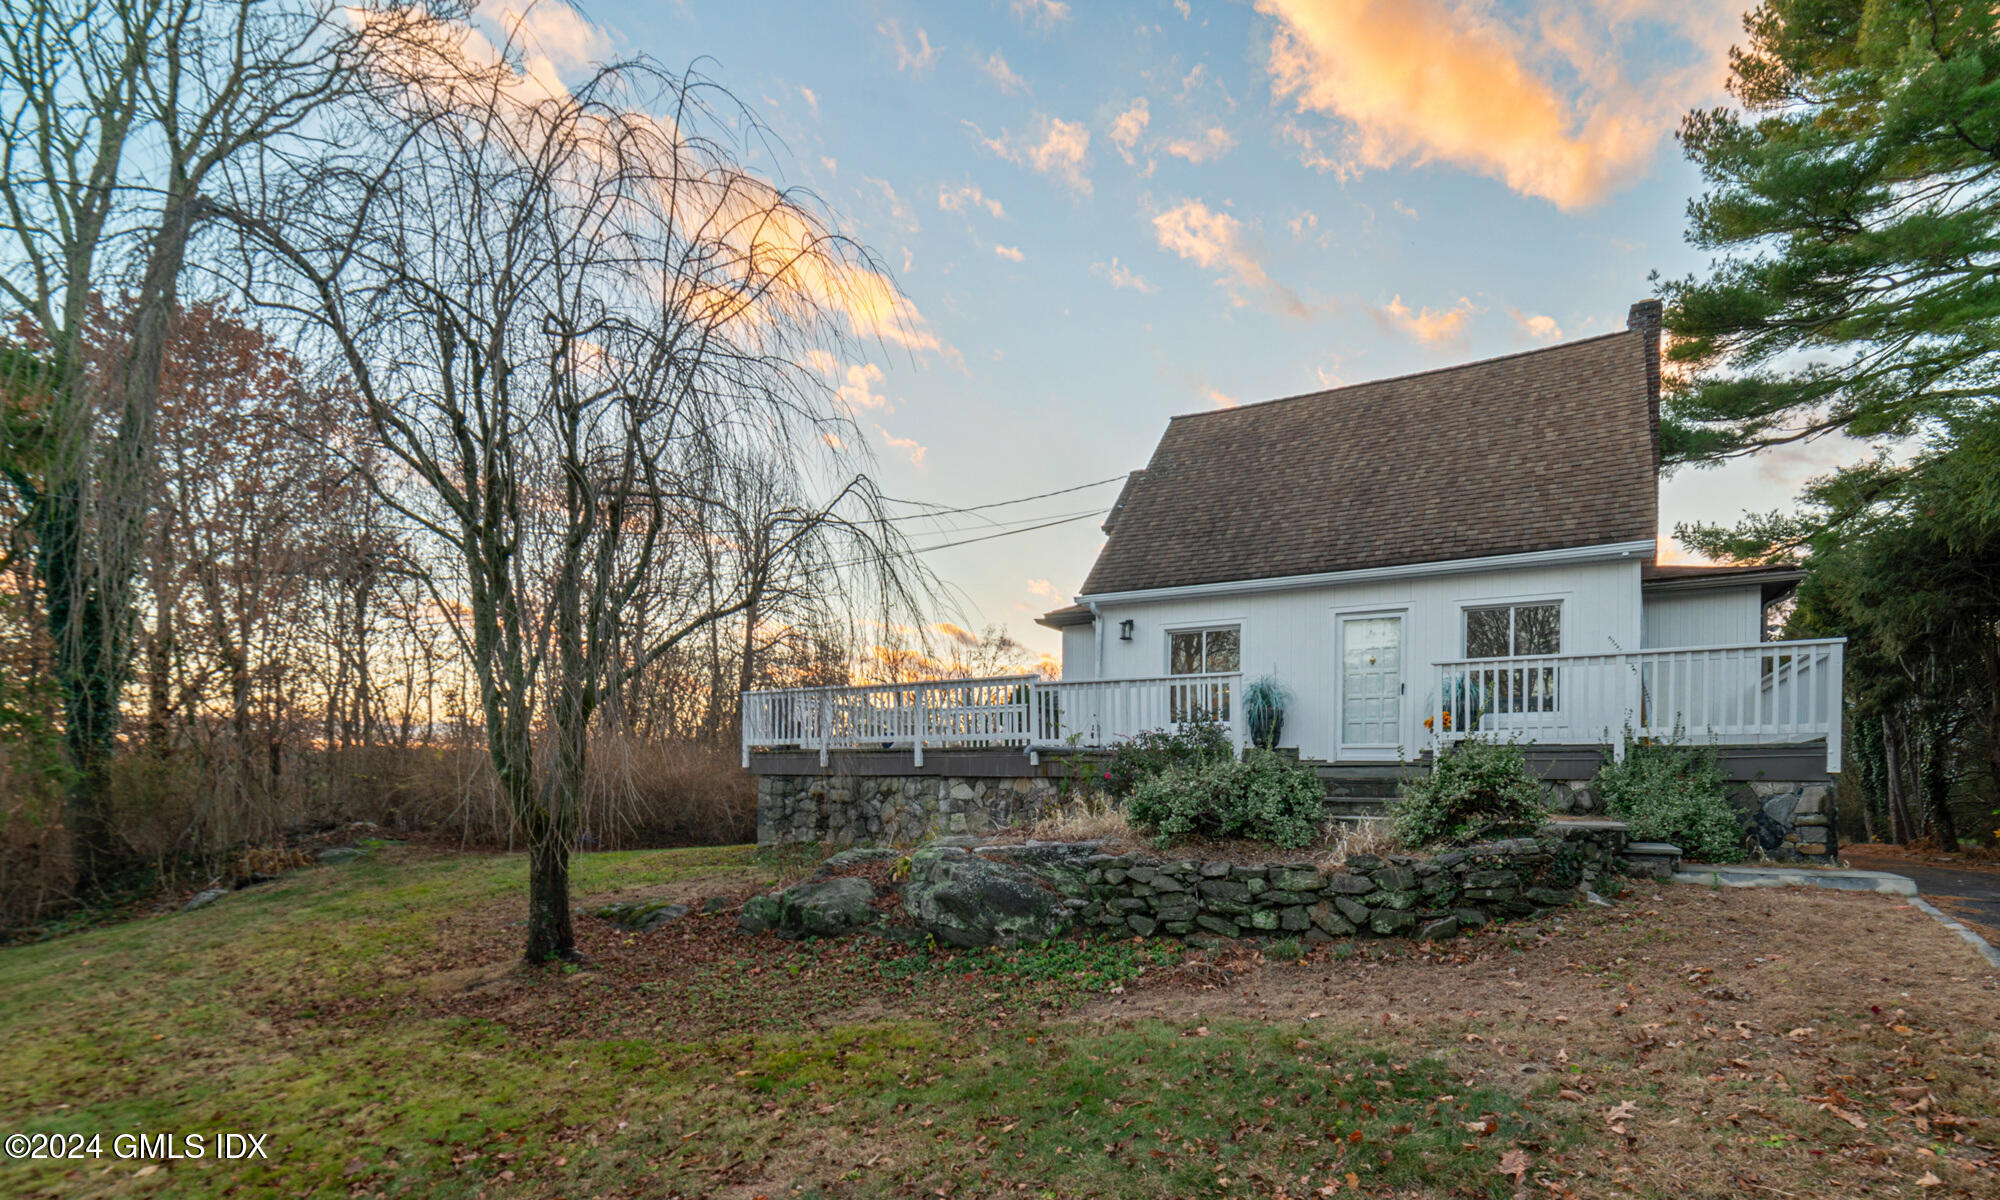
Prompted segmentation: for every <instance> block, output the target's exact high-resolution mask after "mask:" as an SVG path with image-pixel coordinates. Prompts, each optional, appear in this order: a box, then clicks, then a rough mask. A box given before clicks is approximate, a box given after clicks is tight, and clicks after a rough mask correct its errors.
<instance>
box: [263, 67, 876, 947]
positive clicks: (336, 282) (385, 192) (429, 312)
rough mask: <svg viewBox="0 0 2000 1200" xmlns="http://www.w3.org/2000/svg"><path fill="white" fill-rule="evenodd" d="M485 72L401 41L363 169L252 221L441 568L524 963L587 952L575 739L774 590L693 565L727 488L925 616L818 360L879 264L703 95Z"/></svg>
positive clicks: (336, 175)
mask: <svg viewBox="0 0 2000 1200" xmlns="http://www.w3.org/2000/svg"><path fill="white" fill-rule="evenodd" d="M481 49H482V47H481V46H480V45H479V44H477V43H470V42H464V43H461V42H447V41H438V42H435V43H432V44H426V45H421V46H411V47H408V48H407V53H405V54H404V55H403V56H402V57H400V58H398V59H396V60H395V61H394V62H393V63H392V65H391V67H390V69H391V70H393V71H394V72H395V73H396V75H397V79H398V82H399V86H398V88H397V89H396V90H395V91H394V102H393V104H390V105H388V106H386V107H385V108H384V109H383V110H382V111H381V112H380V113H379V114H378V115H377V116H376V117H375V119H373V120H371V121H368V122H365V123H363V124H359V125H357V126H356V128H355V130H354V132H353V134H352V136H353V139H354V142H355V145H356V147H357V153H356V155H355V157H354V158H353V160H352V161H351V162H349V163H348V164H347V165H346V166H345V167H344V168H343V169H340V170H327V171H322V172H320V173H317V174H315V175H312V176H310V177H307V178H303V179H301V180H299V181H298V183H297V186H296V187H295V189H294V190H293V192H292V193H291V195H290V198H289V199H288V201H287V202H286V203H284V204H281V205H278V206H275V208H274V211H275V212H277V213H279V215H278V216H274V217H268V218H259V217H253V216H248V215H246V216H245V218H244V220H243V221H242V227H243V228H244V229H245V230H246V231H248V232H249V233H250V234H251V235H252V236H253V237H254V238H256V239H257V240H258V242H259V243H260V244H261V245H262V246H263V247H264V248H265V249H266V251H267V252H268V253H269V254H270V255H271V258H272V261H273V263H274V271H273V274H272V275H271V276H270V277H268V278H267V279H266V280H265V281H263V284H262V286H261V287H260V294H262V295H264V296H265V297H266V298H267V300H268V302H270V303H272V304H274V305H276V306H278V307H281V308H284V309H287V310H289V312H290V313H291V314H292V315H293V316H294V317H296V318H297V319H298V320H299V321H300V322H301V324H302V327H305V328H310V329H311V330H313V331H316V333H317V335H318V336H320V337H323V338H324V339H326V341H327V343H328V344H329V345H330V347H331V349H332V351H333V352H334V353H336V354H337V355H338V357H339V359H340V361H341V362H342V363H343V365H344V368H345V370H346V372H347V374H348V376H349V377H350V380H351V384H352V386H353V388H354V391H355V392H356V394H357V395H358V396H359V397H360V403H361V405H362V407H363V409H364V411H365V418H366V421H367V424H368V426H369V428H370V429H371V430H372V431H373V433H374V435H375V437H376V438H378V439H379V441H380V443H381V444H382V445H383V446H384V447H386V449H387V451H388V457H389V459H390V461H391V463H392V465H393V469H392V470H376V471H374V472H372V473H371V475H370V478H371V479H372V481H373V483H374V485H375V487H376V488H377V489H378V491H379V492H380V494H381V495H382V496H383V498H384V499H385V501H387V502H388V503H390V504H392V505H394V506H396V507H397V508H398V509H399V510H400V511H401V512H402V514H403V515H404V516H405V517H406V518H407V519H408V520H410V521H411V522H413V523H415V524H417V525H419V526H421V527H422V528H423V529H425V530H427V531H428V532H429V533H430V534H431V535H432V536H433V537H434V538H435V539H437V541H438V542H439V543H440V544H442V545H444V546H447V547H449V555H448V556H445V559H443V560H440V563H441V566H443V565H448V566H449V569H448V570H446V569H439V570H436V571H435V572H434V573H433V574H432V575H431V576H430V577H429V578H428V579H427V581H426V582H427V584H428V585H429V586H430V588H431V590H432V594H433V599H434V602H435V604H436V605H437V606H438V608H439V610H440V611H441V612H443V613H445V614H447V615H448V616H449V617H450V618H451V620H452V628H453V630H454V631H455V634H456V636H457V637H458V638H459V642H460V646H461V649H462V652H463V654H464V655H465V657H466V660H467V661H468V662H469V664H470V666H471V670H472V673H473V675H474V677H475V678H476V680H477V684H478V690H479V701H480V708H481V711H482V714H483V717H484V724H485V734H486V741H487V750H488V753H489V754H490V756H491V759H492V764H493V767H494V772H495V776H496V778H497V780H498V783H499V786H500V788H501V789H502V791H503V792H504V794H505V798H506V800H507V802H508V803H509V805H510V806H511V808H512V811H513V813H514V817H515V819H516V822H517V824H518V826H519V828H520V830H521V832H522V833H523V835H524V839H525V841H526V843H527V845H528V849H529V860H530V863H529V887H528V895H529V920H528V936H527V943H526V947H525V955H526V958H527V959H528V960H529V961H530V962H540V961H544V960H547V959H550V958H567V957H572V956H573V955H574V954H575V939H574V936H573V934H572V930H571V923H570V909H569V854H570V849H571V845H572V842H573V839H574V836H575V833H576V822H577V815H578V812H579V809H580V801H581V799H582V794H583V789H584V781H585V770H586V765H587V758H588V754H589V735H590V732H591V727H592V721H593V715H594V714H595V713H597V711H598V709H599V707H600V705H602V704H603V703H604V702H605V700H606V698H607V696H611V695H614V694H615V692H616V690H617V688H618V687H619V686H620V685H621V684H622V682H624V681H625V680H627V679H629V678H630V676H631V674H632V672H634V671H637V670H643V669H644V667H645V666H646V664H647V663H649V662H651V661H654V660H655V659H657V658H658V657H659V656H661V655H663V654H665V653H667V652H668V651H669V650H670V649H671V648H672V647H673V646H674V645H676V644H678V643H679V642H681V641H683V640H685V639H686V638H688V637H689V636H690V635H691V634H692V633H693V632H694V631H697V630H700V629H702V628H704V627H706V626H708V625H711V624H713V623H715V622H720V621H727V620H731V619H736V618H740V617H741V616H742V614H745V613H746V612H750V611H752V610H754V609H755V608H756V607H757V605H758V604H759V602H760V596H761V595H762V594H763V588H764V587H765V586H767V585H766V583H765V582H764V581H765V580H766V579H768V577H769V574H770V572H769V571H768V570H767V571H765V572H764V573H763V574H761V575H759V574H756V573H751V574H747V575H746V574H744V573H736V574H734V575H732V577H731V578H730V579H729V580H728V581H727V583H726V584H725V585H722V586H717V585H716V583H715V577H714V575H713V574H709V575H707V576H704V575H703V574H702V573H701V572H700V571H699V570H698V569H695V565H696V564H699V563H702V562H710V561H713V558H714V555H715V553H716V552H717V550H718V549H726V550H728V551H729V552H731V553H734V552H735V551H736V548H734V547H722V546H719V544H718V540H717V539H726V538H728V537H730V536H733V532H732V531H733V530H734V528H735V526H734V525H732V524H731V523H730V521H728V520H727V519H725V516H724V514H725V513H726V510H727V507H728V502H729V500H730V498H731V497H732V496H734V495H735V494H737V492H738V490H739V489H736V488H734V487H733V486H732V485H733V482H734V481H736V480H738V479H739V478H740V477H742V476H743V475H744V474H745V473H754V474H759V475H762V476H767V477H768V476H772V475H776V476H778V477H781V478H782V479H784V480H785V481H786V487H785V489H784V493H785V494H786V495H791V496H804V495H814V494H818V495H822V496H825V497H828V499H827V500H824V501H822V502H820V503H819V504H816V505H804V506H800V507H798V508H797V512H798V513H799V514H800V515H799V518H798V519H796V520H794V521H792V522H791V523H790V524H788V525H786V527H785V530H784V532H783V533H782V534H781V538H780V540H781V541H782V542H783V543H784V544H785V545H788V546H789V547H791V550H792V552H793V553H795V554H798V555H804V554H807V553H808V552H811V553H822V554H824V547H825V546H827V545H828V544H830V543H833V542H838V543H840V544H841V545H842V546H843V547H844V549H843V550H842V551H841V552H840V553H839V554H837V555H832V556H828V557H827V558H826V561H829V562H833V563H837V564H838V566H839V568H840V569H839V570H838V571H837V572H833V573H829V574H828V575H826V576H824V577H823V578H822V579H821V581H820V583H821V586H822V587H823V588H824V589H827V590H829V591H831V590H832V589H835V588H840V587H846V588H851V589H854V590H855V591H856V592H857V594H864V593H865V594H866V595H868V596H870V597H873V598H874V599H875V600H876V601H878V602H880V603H883V604H889V605H898V606H903V607H912V606H913V603H914V599H915V597H914V596H913V594H912V590H911V589H910V588H908V587H906V586H905V582H904V581H905V578H906V576H907V575H908V568H907V566H906V564H907V563H908V562H909V559H908V556H907V554H906V552H905V548H904V547H902V546H901V545H900V544H899V543H898V541H897V538H896V535H895V533H894V527H893V525H891V524H890V523H889V522H888V520H887V518H886V517H885V516H884V515H883V513H882V512H881V510H880V505H879V502H878V499H877V497H876V495H875V493H874V491H873V488H872V486H871V485H870V484H869V483H868V482H867V480H866V478H865V477H862V476H860V475H858V474H857V471H856V467H857V466H858V465H859V464H856V463H853V462H850V461H848V457H847V452H845V451H843V450H841V449H840V447H842V446H847V445H854V444H858V442H859V439H858V438H855V437H853V436H852V430H851V429H850V428H849V427H848V422H847V420H846V418H845V417H844V416H843V414H842V413H841V412H840V411H839V410H838V408H837V407H836V404H835V398H834V394H833V392H832V390H831V388H830V386H829V382H828V380H827V378H826V376H825V375H824V373H823V371H822V370H821V369H820V368H817V367H815V366H814V365H813V364H815V363H824V362H826V361H828V359H827V358H826V356H827V355H829V354H832V355H836V356H837V355H838V354H839V352H840V351H841V350H842V349H843V348H844V343H845V341H846V340H847V339H848V338H850V337H851V336H852V326H851V325H850V324H849V323H847V322H846V321H844V320H843V317H842V315H841V314H842V313H843V312H847V311H851V310H853V309H854V308H855V306H856V305H861V304H875V303H879V302H880V300H881V297H882V294H883V293H882V292H881V290H880V289H881V288H882V286H883V280H884V276H882V274H881V273H880V272H879V271H878V270H877V269H876V267H875V265H874V263H873V262H872V261H871V259H870V257H869V256H868V255H867V253H866V252H865V251H864V250H862V249H861V248H859V247H858V246H856V245H854V244H853V243H851V242H850V241H848V240H847V239H845V238H843V237H842V236H841V235H840V234H839V233H838V231H837V230H836V229H835V227H834V225H833V222H832V220H831V218H830V216H829V215H828V214H826V213H825V212H824V211H823V210H822V209H821V207H820V206H818V205H817V204H816V203H815V202H814V201H812V199H811V198H810V197H808V196H804V195H801V194H798V193H794V192H788V191H784V190H781V189H779V188H777V187H774V186H773V185H772V184H771V183H769V182H767V181H766V180H764V179H763V178H761V177H759V176H758V175H756V174H753V173H752V172H750V171H748V170H746V169H745V168H744V167H743V166H742V165H741V163H742V161H743V160H744V158H745V156H746V149H747V147H746V143H745V142H744V140H743V138H744V136H745V135H744V134H743V133H742V132H741V131H743V130H753V131H754V129H755V125H754V122H753V121H752V120H751V119H750V116H749V114H748V113H747V112H745V111H744V110H743V109H742V108H741V107H740V106H738V105H737V104H736V103H735V102H734V101H733V100H732V99H731V98H730V97H729V96H728V95H727V94H726V93H725V92H722V91H721V90H719V89H717V88H715V87H714V86H712V85H710V84H708V83H706V82H704V81H703V80H701V79H699V78H696V77H692V76H679V77H675V76H669V75H666V74H663V73H661V72H659V71H657V70H655V69H653V68H651V67H649V66H647V65H644V64H628V65H624V66H619V67H611V68H604V69H600V70H597V71H596V72H595V73H594V74H593V75H592V76H591V78H589V79H588V80H587V81H585V82H583V83H581V84H580V85H578V86H576V87H575V88H574V89H573V90H571V89H568V88H564V87H561V86H559V85H552V84H550V83H549V82H548V81H547V80H545V79H541V78H538V77H534V76H530V75H529V74H527V73H526V72H523V71H519V70H517V69H516V67H515V64H514V62H513V61H512V60H510V59H509V58H507V57H506V56H505V55H504V54H503V55H502V56H501V57H499V58H498V59H497V60H494V59H488V58H486V57H482V54H481ZM283 288H289V289H290V290H289V291H288V292H286V293H284V294H283V295H282V296H281V295H280V289H283ZM642 607H647V608H649V609H650V611H652V612H654V613H655V614H658V615H659V617H660V619H657V620H653V621H650V622H644V623H642V622H638V621H634V620H632V619H631V616H632V614H633V613H634V612H635V611H637V610H639V609H640V608H642Z"/></svg>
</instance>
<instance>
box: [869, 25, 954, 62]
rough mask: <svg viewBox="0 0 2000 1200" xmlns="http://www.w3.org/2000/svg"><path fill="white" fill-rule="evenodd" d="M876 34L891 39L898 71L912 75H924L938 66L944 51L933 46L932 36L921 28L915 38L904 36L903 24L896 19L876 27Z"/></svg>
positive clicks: (890, 43)
mask: <svg viewBox="0 0 2000 1200" xmlns="http://www.w3.org/2000/svg"><path fill="white" fill-rule="evenodd" d="M875 29H876V32H878V33H880V34H881V35H882V36H883V37H885V38H888V39H889V45H890V47H891V48H893V49H894V50H895V51H896V69H897V70H898V71H907V72H909V73H910V74H912V75H922V74H923V73H924V72H926V71H928V70H930V69H931V68H932V67H934V66H936V65H937V60H938V55H940V54H943V53H944V51H943V50H942V49H941V48H939V47H937V46H933V45H931V35H930V34H928V33H925V32H924V31H923V28H922V27H921V26H919V27H918V29H917V32H916V34H915V36H913V37H908V38H906V37H904V36H903V23H902V22H901V21H898V20H897V19H895V18H894V17H891V18H889V19H888V20H886V21H884V22H882V23H881V24H880V25H877V26H876V27H875Z"/></svg>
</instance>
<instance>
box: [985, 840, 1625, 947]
mask: <svg viewBox="0 0 2000 1200" xmlns="http://www.w3.org/2000/svg"><path fill="white" fill-rule="evenodd" d="M1583 825H1585V826H1588V828H1579V829H1578V831H1577V832H1576V833H1575V834H1574V835H1571V836H1565V834H1564V831H1563V829H1562V827H1561V826H1552V827H1550V828H1549V829H1546V830H1544V831H1543V832H1542V834H1540V835H1539V836H1536V837H1523V838H1509V839H1505V840H1500V841H1493V842H1484V843H1480V844H1477V845H1473V846H1468V847H1466V848H1464V849H1462V850H1453V851H1448V852H1446V853H1443V854H1439V855H1437V856H1435V857H1429V858H1419V857H1412V856H1408V855H1386V856H1378V855H1372V854H1361V855H1354V856H1352V857H1350V858H1348V859H1347V861H1346V862H1345V863H1344V864H1343V865H1342V866H1340V867H1320V866H1315V865H1314V864H1312V863H1273V864H1265V865H1249V866H1246V865H1242V864H1237V863H1226V862H1197V861H1193V860H1188V859H1159V858H1151V857H1147V856H1142V855H1099V856H1096V857H1095V858H1092V859H1091V860H1089V861H1088V863H1087V864H1086V866H1087V868H1088V870H1087V873H1086V874H1085V876H1084V880H1083V887H1082V888H1081V889H1080V891H1079V895H1078V896H1077V899H1080V900H1081V901H1082V902H1083V903H1082V904H1081V905H1080V906H1079V912H1078V914H1077V916H1078V918H1079V920H1080V921H1081V922H1082V923H1083V924H1084V925H1085V926H1087V927H1095V928H1099V929H1104V930H1107V931H1117V932H1120V933H1124V932H1130V933H1134V934H1137V935H1139V936H1141V937H1154V936H1165V937H1180V938H1185V939H1186V940H1188V941H1191V942H1195V943H1197V944H1203V943H1206V942H1209V941H1211V940H1214V939H1223V938H1237V937H1257V936H1264V937H1285V936H1292V937H1298V938H1301V939H1303V940H1306V941H1321V942H1324V941H1332V940H1336V939H1342V938H1351V937H1355V936H1357V935H1374V936H1378V937H1415V938H1421V939H1426V940H1435V939H1441V938H1449V937H1453V936H1456V935H1457V934H1458V932H1459V931H1460V930H1462V929H1472V928H1476V927H1478V926H1481V925H1485V924H1487V923H1488V922H1490V921H1494V920H1498V919H1502V918H1506V917H1523V916H1533V915H1535V914H1537V913H1541V912H1546V911H1548V910H1549V909H1554V908H1561V907H1563V906H1565V905H1568V904H1572V903H1574V902H1575V901H1576V900H1577V898H1578V897H1579V895H1580V893H1581V891H1582V889H1583V888H1584V887H1585V886H1586V885H1587V884H1589V883H1594V882H1595V881H1596V880H1597V879H1598V878H1599V877H1600V876H1601V875H1602V874H1604V873H1605V872H1606V871H1608V870H1611V869H1614V868H1615V867H1616V866H1617V861H1618V860H1617V853H1618V848H1622V845H1623V827H1622V826H1619V825H1617V823H1615V822H1586V823H1583ZM1002 853H1003V854H1004V851H1002Z"/></svg>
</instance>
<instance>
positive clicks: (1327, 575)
mask: <svg viewBox="0 0 2000 1200" xmlns="http://www.w3.org/2000/svg"><path fill="white" fill-rule="evenodd" d="M1656 549H1657V543H1656V542H1655V541H1654V539H1652V538H1646V539H1644V540H1643V541H1630V542H1604V543H1601V544H1598V545H1591V546H1570V547H1565V548H1563V549H1558V550H1530V551H1526V552H1524V553H1520V554H1495V555H1491V556H1489V557H1485V558H1450V559H1441V560H1439V561H1436V562H1422V563H1400V564H1397V565H1394V566H1386V567H1361V568H1358V569H1355V570H1351V571H1322V572H1318V573H1315V574H1311V575H1281V576H1278V577H1276V578H1271V579H1232V580H1219V581H1217V582H1214V583H1191V584H1182V585H1179V586H1176V587H1162V588H1139V589H1134V590H1128V591H1122V592H1100V593H1096V594H1094V595H1083V596H1078V597H1077V599H1078V600H1079V601H1081V602H1082V603H1084V604H1113V603H1121V602H1128V601H1149V600H1181V599H1189V598H1193V597H1199V596H1229V595H1241V594H1244V593H1247V592H1278V591H1291V590H1295V589H1298V588H1314V587H1331V586H1336V585H1339V584H1347V583H1373V582H1375V581H1377V580H1384V579H1418V578H1423V577H1425V576H1435V575H1465V574H1471V573H1474V572H1479V571H1508V570H1518V569H1520V568H1524V567H1549V566H1564V565H1572V564H1577V563H1588V562H1618V561H1628V560H1629V561H1635V562H1636V561H1638V560H1640V559H1642V558H1644V557H1646V556H1649V555H1651V554H1652V553H1653V552H1654V551H1655V550H1656Z"/></svg>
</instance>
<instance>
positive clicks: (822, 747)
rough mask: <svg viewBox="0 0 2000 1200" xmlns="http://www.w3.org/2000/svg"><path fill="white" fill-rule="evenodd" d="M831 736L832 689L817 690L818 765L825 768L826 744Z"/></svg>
mask: <svg viewBox="0 0 2000 1200" xmlns="http://www.w3.org/2000/svg"><path fill="white" fill-rule="evenodd" d="M832 734H833V689H831V688H821V689H820V690H819V765H820V766H821V767H824V766H826V743H827V739H828V738H829V737H831V736H832Z"/></svg>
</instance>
